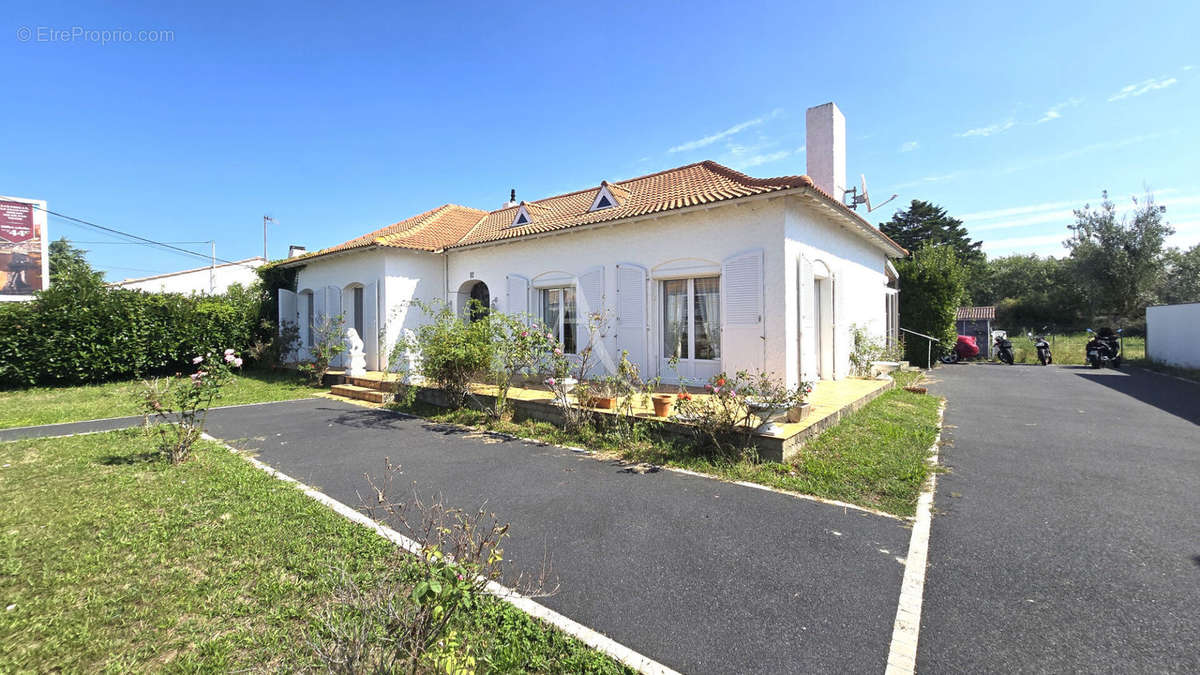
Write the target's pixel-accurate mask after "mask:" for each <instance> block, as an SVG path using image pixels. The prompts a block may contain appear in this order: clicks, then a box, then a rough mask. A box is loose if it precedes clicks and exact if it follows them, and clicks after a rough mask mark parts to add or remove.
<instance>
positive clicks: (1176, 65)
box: [0, 2, 1200, 279]
mask: <svg viewBox="0 0 1200 675" xmlns="http://www.w3.org/2000/svg"><path fill="white" fill-rule="evenodd" d="M984 4H985V3H963V2H947V3H932V2H925V3H922V2H910V3H880V5H881V6H880V7H878V8H870V7H868V6H867V3H821V4H820V5H817V4H815V3H796V2H780V3H728V2H719V3H703V2H690V3H661V4H660V3H654V2H641V3H637V4H630V5H627V6H623V7H622V6H619V5H616V4H607V5H595V4H583V3H551V4H539V3H532V2H526V3H513V4H506V3H498V2H488V3H456V4H445V3H426V4H422V5H415V4H414V5H412V6H400V5H397V4H395V3H389V4H381V5H379V6H378V7H376V8H367V7H364V6H359V7H356V8H354V10H353V11H350V10H349V9H348V8H343V7H342V6H341V5H333V4H329V3H303V2H289V3H278V4H275V5H266V4H263V5H258V6H254V7H249V8H248V7H247V6H245V5H244V4H242V3H221V2H208V3H189V4H181V5H179V6H167V5H166V3H144V4H141V3H123V4H120V3H105V4H104V5H101V4H100V3H95V4H94V5H93V6H91V7H90V8H89V7H81V6H77V5H78V3H72V4H59V3H50V2H41V3H22V4H21V5H15V6H10V7H9V9H8V11H6V12H5V17H4V22H5V23H7V24H8V25H7V27H6V28H5V29H4V34H3V35H2V36H0V63H3V64H4V66H5V67H4V72H5V81H6V82H5V84H6V86H5V90H6V94H7V96H6V104H5V105H4V107H3V112H2V113H0V120H2V121H3V124H0V142H2V143H3V147H4V161H3V162H2V163H0V194H8V195H17V196H22V197H35V198H40V199H46V200H48V202H49V205H50V208H51V209H53V210H56V211H61V212H63V213H66V214H69V215H72V216H76V217H79V218H84V219H87V220H91V221H94V222H97V223H100V224H103V225H107V226H111V227H116V228H119V229H123V230H127V231H131V232H135V233H138V234H142V235H144V236H148V237H152V238H156V239H160V240H166V241H197V240H208V239H215V240H216V245H217V255H218V256H219V257H221V258H226V259H239V258H245V257H249V256H253V255H259V254H261V248H262V230H261V227H262V225H261V223H262V216H263V215H264V214H270V215H272V216H273V217H274V218H275V219H276V220H277V221H278V223H279V224H278V225H274V226H272V228H271V231H270V254H271V256H272V257H279V256H282V255H284V254H285V253H286V250H287V245H288V244H291V243H295V244H303V245H307V246H308V247H309V248H310V249H315V248H319V247H322V246H327V245H331V244H335V243H339V242H341V241H344V240H346V239H349V238H351V237H354V236H357V235H359V234H362V233H364V232H366V231H369V230H370V229H374V228H377V227H380V226H382V225H385V224H387V223H390V222H394V221H396V220H400V219H402V218H404V217H407V216H409V215H412V214H415V213H418V212H420V211H423V210H426V209H428V208H431V207H434V206H437V205H440V204H443V203H446V202H454V203H460V204H465V205H468V206H475V207H480V208H489V209H490V208H495V207H497V206H499V205H500V203H502V202H503V201H505V200H506V199H507V196H508V191H509V189H510V188H513V187H515V188H516V189H517V193H518V196H519V197H520V198H525V199H537V198H540V197H545V196H549V195H553V194H557V193H561V192H566V191H570V190H575V189H580V188H584V187H590V186H594V185H596V184H598V183H599V182H600V181H601V180H602V179H607V180H610V181H611V180H619V179H623V178H630V177H633V176H637V175H641V174H644V173H648V172H652V171H657V170H660V169H664V168H669V167H672V166H678V165H681V164H686V163H690V162H693V161H698V160H701V159H714V160H716V161H719V162H722V163H725V164H728V165H730V166H733V167H735V168H738V169H741V170H743V171H746V172H748V173H750V174H752V175H760V176H774V175H788V174H796V173H803V172H804V171H805V157H804V151H803V145H804V110H805V108H807V107H808V106H811V105H817V104H820V103H824V102H826V101H835V102H837V104H838V106H839V107H840V108H841V109H842V111H843V113H844V114H845V115H846V118H847V131H848V137H849V141H848V158H849V161H848V170H849V173H850V174H851V175H852V176H857V175H858V174H859V173H865V174H866V175H867V177H868V180H869V183H870V187H871V192H872V196H873V198H874V199H875V200H876V201H881V200H882V199H883V198H885V197H886V196H888V195H890V194H892V193H894V192H895V193H899V195H900V197H899V199H898V200H897V201H896V202H893V203H892V204H889V205H887V206H885V207H883V208H882V209H880V210H878V211H875V212H874V213H872V214H871V215H870V216H868V217H869V218H871V220H872V221H873V222H879V221H882V220H886V219H887V218H889V217H890V215H891V213H892V211H893V206H895V205H897V204H901V205H902V204H906V203H907V202H908V201H909V200H911V199H926V200H930V201H933V202H936V203H938V204H940V205H942V206H945V207H946V208H947V209H948V210H949V211H950V212H951V213H952V214H953V215H955V216H958V217H960V218H963V219H964V220H965V221H967V223H968V225H969V227H970V229H971V231H972V234H973V236H975V237H976V238H978V239H982V240H983V241H984V242H985V248H986V250H988V252H989V254H991V255H1002V254H1006V253H1010V252H1038V253H1043V254H1048V253H1061V252H1062V249H1061V246H1060V245H1059V242H1060V241H1061V240H1062V239H1063V238H1065V236H1066V225H1067V224H1069V223H1070V222H1071V214H1070V210H1071V209H1072V208H1074V207H1078V206H1081V205H1082V204H1084V203H1085V202H1088V201H1090V202H1092V203H1095V202H1096V201H1098V197H1099V193H1100V191H1101V190H1103V189H1108V190H1109V191H1110V193H1111V194H1112V196H1113V197H1114V199H1115V201H1117V202H1118V203H1119V204H1122V205H1124V204H1129V197H1130V196H1131V195H1135V194H1136V195H1140V194H1142V193H1143V192H1144V191H1145V189H1146V188H1149V189H1151V190H1152V191H1154V193H1155V194H1156V197H1157V199H1158V201H1159V202H1161V203H1165V204H1166V205H1167V206H1168V212H1167V215H1168V219H1169V220H1170V221H1171V222H1172V223H1173V224H1174V225H1175V227H1176V228H1177V229H1178V230H1179V234H1177V235H1176V236H1175V237H1174V238H1173V239H1172V243H1174V244H1176V245H1182V246H1191V245H1194V244H1195V243H1197V242H1200V172H1198V171H1197V170H1198V169H1200V124H1198V122H1197V115H1196V111H1198V110H1200V50H1198V49H1197V48H1196V40H1195V35H1194V31H1195V26H1196V25H1200V3H1190V2H1178V3H1173V6H1168V5H1167V4H1165V3H1161V4H1160V3H1150V4H1147V5H1144V6H1139V7H1137V8H1133V7H1130V6H1129V5H1128V4H1127V3H1117V2H1087V3H1075V4H1072V3H1065V2H1064V3H1057V2H1055V3H1047V2H1038V3H1019V2H1009V3H986V4H987V5H989V6H986V7H985V6H983V5H984ZM160 5H161V6H160ZM974 5H980V6H974ZM22 27H27V28H29V29H30V31H31V33H30V34H29V39H28V40H24V41H23V40H22V39H21V38H22V36H23V35H24V34H22V33H21V32H20V31H21V28H22ZM75 27H80V28H82V29H86V30H105V29H109V30H111V29H126V30H130V31H132V32H134V33H137V32H138V31H143V30H165V31H171V33H172V36H171V38H170V39H169V40H161V39H160V40H159V41H154V42H150V41H142V42H137V41H136V40H135V41H134V42H128V43H116V44H100V43H99V42H98V41H97V40H95V39H91V40H89V39H86V38H82V37H81V38H75V39H69V38H68V39H55V40H50V39H49V33H48V31H49V30H62V31H67V32H68V33H69V32H70V31H71V30H72V29H73V28H75ZM39 31H40V32H39ZM50 228H51V236H52V237H54V238H57V237H58V236H60V235H65V236H67V237H68V238H69V239H73V240H78V241H99V240H106V239H110V238H109V237H105V236H103V235H100V234H98V233H95V232H90V231H88V230H86V229H83V228H81V227H78V226H75V225H72V224H69V223H67V222H64V221H62V220H61V219H57V218H52V219H51V224H50ZM83 247H84V248H87V249H89V251H90V253H89V258H90V259H91V260H92V261H93V262H94V263H95V264H96V265H97V266H98V267H100V268H102V269H104V270H106V271H107V272H108V276H109V278H110V279H120V278H125V277H133V276H142V275H145V274H152V273H157V272H163V271H170V270H174V269H182V268H185V267H191V266H195V264H196V262H198V261H193V260H190V259H188V258H186V257H183V256H180V255H177V254H171V253H165V252H161V251H157V250H152V249H147V248H144V247H140V246H124V245H106V244H88V245H84V246H83ZM189 247H190V248H194V249H197V250H201V251H207V248H208V247H207V246H206V245H190V246H189ZM201 264H202V263H201Z"/></svg>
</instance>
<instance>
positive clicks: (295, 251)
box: [288, 244, 308, 258]
mask: <svg viewBox="0 0 1200 675" xmlns="http://www.w3.org/2000/svg"><path fill="white" fill-rule="evenodd" d="M305 253H308V248H306V247H304V246H297V245H295V244H292V245H291V246H288V257H289V258H295V257H297V256H302V255H304V254H305Z"/></svg>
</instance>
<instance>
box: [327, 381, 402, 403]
mask: <svg viewBox="0 0 1200 675" xmlns="http://www.w3.org/2000/svg"><path fill="white" fill-rule="evenodd" d="M329 393H331V394H333V395H334V396H343V397H345V398H353V399H358V400H359V401H370V402H371V403H391V402H392V398H393V396H394V395H393V394H392V393H391V392H386V391H379V390H378V389H372V388H370V387H360V386H358V385H356V384H335V385H333V386H332V387H330V388H329Z"/></svg>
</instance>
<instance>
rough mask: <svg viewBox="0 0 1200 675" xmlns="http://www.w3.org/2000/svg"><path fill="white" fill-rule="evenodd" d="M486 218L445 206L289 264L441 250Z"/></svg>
mask: <svg viewBox="0 0 1200 675" xmlns="http://www.w3.org/2000/svg"><path fill="white" fill-rule="evenodd" d="M514 208H515V207H514ZM486 215H487V211H481V210H479V209H472V208H469V207H466V206H459V205H457V204H445V205H443V206H439V207H437V208H436V209H430V210H429V211H426V212H425V213H419V214H417V215H415V216H413V217H411V218H408V219H405V220H402V221H400V222H398V223H393V224H391V225H388V226H387V227H381V228H379V229H378V230H375V231H374V232H369V233H367V234H364V235H362V236H361V237H357V238H355V239H351V240H350V241H347V242H345V243H342V244H338V245H337V246H331V247H329V248H324V249H321V250H320V251H314V252H312V253H308V254H305V255H302V256H297V257H295V258H292V259H290V260H287V261H285V262H293V261H299V260H305V259H308V258H315V257H317V256H322V255H328V254H330V253H337V252H339V251H349V250H351V249H356V248H366V247H368V246H390V247H392V248H409V249H416V250H419V251H438V250H441V249H443V248H445V247H446V246H447V245H448V244H451V243H454V242H456V241H458V240H459V239H461V238H462V236H463V235H464V234H466V233H467V231H468V230H470V229H471V228H472V227H473V226H474V225H475V224H476V223H478V222H479V219H480V218H482V217H484V216H486Z"/></svg>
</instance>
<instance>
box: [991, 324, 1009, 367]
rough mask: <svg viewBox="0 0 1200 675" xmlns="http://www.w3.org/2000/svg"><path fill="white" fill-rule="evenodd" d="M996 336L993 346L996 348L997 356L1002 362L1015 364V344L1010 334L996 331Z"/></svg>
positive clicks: (994, 334)
mask: <svg viewBox="0 0 1200 675" xmlns="http://www.w3.org/2000/svg"><path fill="white" fill-rule="evenodd" d="M992 335H993V336H994V340H993V343H992V344H993V346H994V347H995V348H996V358H998V359H1000V362H1001V363H1007V364H1008V365H1010V366H1011V365H1012V364H1013V344H1012V342H1010V341H1009V339H1008V334H1007V333H1005V332H1004V331H996V332H995V333H993V334H992Z"/></svg>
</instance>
